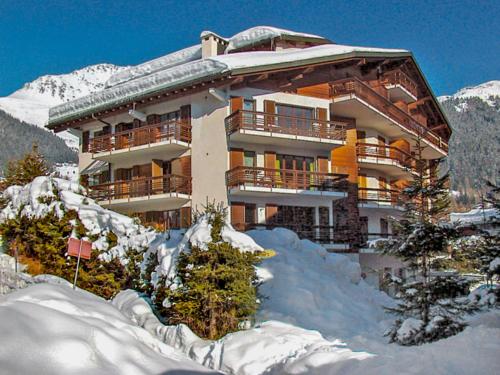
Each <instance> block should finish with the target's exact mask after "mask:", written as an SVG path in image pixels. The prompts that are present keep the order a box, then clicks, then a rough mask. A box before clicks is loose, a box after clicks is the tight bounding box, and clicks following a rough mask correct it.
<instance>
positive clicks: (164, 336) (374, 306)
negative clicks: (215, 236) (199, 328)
mask: <svg viewBox="0 0 500 375" xmlns="http://www.w3.org/2000/svg"><path fill="white" fill-rule="evenodd" d="M12 190H15V191H11V192H10V193H9V194H13V195H12V196H13V197H14V198H15V202H14V203H12V204H11V205H9V206H8V207H7V209H6V210H4V212H2V213H1V215H9V214H10V213H12V212H19V210H22V211H25V212H24V214H26V215H39V214H43V212H46V210H48V209H50V207H49V206H50V204H52V203H47V202H46V203H43V202H42V201H45V200H43V199H42V200H40V199H38V198H39V197H43V196H50V194H51V193H50V192H52V194H53V191H54V190H57V191H58V194H57V197H58V199H59V201H58V203H56V204H55V205H54V206H53V208H54V209H55V208H56V207H57V206H59V205H60V203H61V202H62V203H63V205H65V207H71V208H73V209H75V210H77V211H78V212H79V216H80V218H81V219H82V220H84V224H85V223H87V224H85V225H86V226H87V225H89V226H90V225H91V223H93V225H94V226H95V227H94V230H96V231H99V230H101V231H103V230H104V228H109V225H114V226H116V228H122V229H121V230H123V231H125V232H123V233H124V235H123V237H124V238H128V239H129V240H130V241H143V240H147V241H146V243H147V244H148V246H149V250H148V251H149V252H151V251H157V254H158V259H159V261H160V266H159V267H158V269H157V270H156V271H157V272H160V273H162V274H163V275H172V273H173V271H174V267H175V259H176V257H177V256H178V254H179V253H180V252H182V251H187V250H188V249H189V244H188V243H189V242H190V243H194V244H197V245H198V246H201V247H203V244H204V243H206V242H207V241H209V239H210V226H209V224H208V223H207V221H206V220H204V219H203V217H202V218H201V219H200V221H198V222H197V224H196V225H195V226H193V227H192V228H191V230H189V231H188V232H187V233H186V234H185V235H183V233H182V232H180V231H179V232H174V233H172V237H171V238H170V239H169V241H167V242H165V241H164V239H163V238H162V237H161V236H160V235H157V236H158V237H156V238H153V237H149V234H148V235H147V236H146V237H144V235H145V234H144V233H143V232H141V231H140V230H139V231H138V232H134V231H132V232H129V231H130V230H131V229H133V228H135V227H133V225H136V224H135V223H134V222H133V221H126V219H125V218H124V217H123V216H122V215H119V214H114V213H111V212H110V211H107V210H103V209H102V208H99V207H98V206H97V205H95V203H93V202H91V201H90V203H89V201H87V202H86V203H85V204H84V203H83V200H84V199H85V198H83V197H82V196H81V195H79V188H77V185H76V184H71V183H70V182H68V181H63V180H57V179H47V178H39V179H37V180H35V183H34V184H32V185H28V187H25V188H24V189H23V188H16V189H12ZM41 192H42V193H43V194H41ZM16 210H17V211H16ZM114 215H116V216H114ZM116 228H115V229H116ZM136 229H137V228H136ZM134 230H135V229H134ZM127 231H128V232H127ZM120 233H121V232H120ZM125 233H128V234H125ZM151 235H152V234H151ZM141 236H142V237H141ZM222 236H223V238H224V239H225V240H226V241H229V242H231V243H232V244H233V245H235V246H238V247H240V248H242V250H243V251H254V250H260V249H272V250H274V253H275V255H274V256H273V257H270V258H265V259H263V261H262V263H261V264H259V266H258V269H257V273H258V276H259V278H260V279H261V282H262V285H261V287H260V293H261V294H262V296H263V297H262V303H261V306H260V309H259V312H258V314H257V316H256V318H255V320H256V321H255V325H254V326H253V327H252V328H250V329H248V330H244V331H240V332H236V333H232V334H229V335H227V336H225V337H223V338H222V339H220V340H217V341H209V340H203V339H201V338H199V337H197V336H196V335H195V334H194V333H193V332H192V331H191V330H190V329H189V328H188V327H187V326H185V325H177V326H166V325H164V324H162V323H161V322H160V321H159V320H158V319H157V318H156V317H155V316H154V314H153V313H152V311H151V308H150V306H149V305H148V303H147V302H146V301H145V300H144V299H142V298H141V297H140V296H139V295H138V294H137V293H136V292H134V291H130V290H129V291H123V292H121V293H119V294H118V295H117V296H116V297H115V298H114V299H113V301H111V302H107V301H104V300H102V299H101V298H99V297H96V296H94V295H91V294H90V293H87V292H83V291H81V290H76V291H74V290H73V289H72V288H71V286H70V285H69V283H68V282H66V281H63V280H61V279H58V278H55V277H50V276H46V275H41V276H36V277H34V278H30V277H29V276H26V275H14V276H13V275H12V272H13V271H12V268H13V263H12V261H11V260H9V259H8V256H6V255H3V256H1V257H0V285H4V284H8V285H7V286H8V288H0V289H1V290H3V291H4V292H10V294H7V295H6V296H0V337H1V339H2V344H0V374H4V373H5V374H21V375H22V374H31V373H33V369H34V368H36V372H37V373H40V374H59V373H65V374H80V373H82V374H83V373H84V372H85V373H87V374H91V375H92V374H114V373H117V374H118V373H119V374H176V373H179V374H198V373H202V372H201V371H202V368H201V367H200V365H203V366H204V367H205V368H208V369H212V370H218V371H222V372H224V373H227V374H238V375H250V374H251V375H259V374H321V375H322V374H328V375H331V374H333V375H335V374H342V375H345V374H348V375H351V374H353V375H356V374H360V375H361V374H363V375H372V374H373V375H375V374H443V375H452V374H453V375H457V374H458V375H460V374H464V375H465V374H482V375H489V374H497V373H499V372H500V361H498V353H499V351H500V311H499V310H491V311H489V312H482V313H480V314H478V315H476V316H473V317H471V318H470V326H469V327H468V328H467V329H466V330H465V331H464V332H462V333H460V334H458V335H456V336H453V337H450V338H448V339H445V340H441V341H438V342H435V343H432V344H426V345H422V346H419V347H401V346H398V345H396V344H388V343H387V339H386V338H385V337H384V336H383V333H384V331H385V330H386V329H387V327H388V326H389V325H390V323H391V322H392V317H390V316H388V315H386V314H385V312H384V308H383V307H384V306H389V305H391V304H392V303H393V300H392V299H390V298H389V297H388V296H386V295H385V294H383V293H381V292H379V291H377V290H375V289H373V288H372V287H370V286H368V285H367V284H365V282H364V281H363V280H362V279H361V276H360V274H361V273H360V267H359V264H358V263H355V262H352V261H350V260H349V259H348V258H347V257H345V256H343V255H338V254H331V253H328V252H327V251H326V250H324V249H323V248H322V247H321V246H319V245H316V244H314V243H312V242H310V241H307V240H299V238H298V237H297V236H296V234H294V233H293V232H291V231H289V230H286V229H274V230H272V231H266V230H256V231H251V232H248V235H245V234H242V233H239V232H236V231H234V230H233V229H232V228H231V226H230V225H226V226H225V227H224V229H223V231H222ZM6 269H7V270H6ZM18 278H20V280H18ZM16 288H24V289H22V290H19V291H14V292H12V289H16ZM6 343H7V344H6ZM181 369H182V370H181ZM176 371H177V372H176Z"/></svg>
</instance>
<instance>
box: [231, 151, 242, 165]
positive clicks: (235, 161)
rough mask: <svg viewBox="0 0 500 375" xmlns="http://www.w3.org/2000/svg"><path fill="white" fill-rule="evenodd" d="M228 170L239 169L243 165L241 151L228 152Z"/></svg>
mask: <svg viewBox="0 0 500 375" xmlns="http://www.w3.org/2000/svg"><path fill="white" fill-rule="evenodd" d="M229 163H230V169H233V168H236V167H240V166H242V165H243V149H241V148H232V149H231V150H230V151H229Z"/></svg>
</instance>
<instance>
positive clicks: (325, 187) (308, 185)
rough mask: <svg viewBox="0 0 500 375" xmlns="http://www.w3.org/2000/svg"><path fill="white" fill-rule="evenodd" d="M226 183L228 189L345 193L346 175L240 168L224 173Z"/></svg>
mask: <svg viewBox="0 0 500 375" xmlns="http://www.w3.org/2000/svg"><path fill="white" fill-rule="evenodd" d="M226 183H227V186H228V187H230V188H231V187H237V186H241V185H245V186H258V187H265V188H281V189H299V190H311V191H346V190H347V175H344V174H336V173H321V172H306V171H298V170H291V169H272V168H259V167H244V166H241V167H236V168H233V169H231V170H229V171H227V172H226Z"/></svg>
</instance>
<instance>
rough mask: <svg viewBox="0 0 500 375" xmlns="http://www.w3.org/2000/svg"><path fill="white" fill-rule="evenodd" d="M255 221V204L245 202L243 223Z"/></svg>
mask: <svg viewBox="0 0 500 375" xmlns="http://www.w3.org/2000/svg"><path fill="white" fill-rule="evenodd" d="M256 222H257V206H256V205H255V204H250V203H245V224H255V223H256Z"/></svg>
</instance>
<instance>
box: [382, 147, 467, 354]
mask: <svg viewBox="0 0 500 375" xmlns="http://www.w3.org/2000/svg"><path fill="white" fill-rule="evenodd" d="M424 148H425V147H424V146H423V145H422V142H421V139H420V138H419V139H417V140H416V146H415V159H416V172H417V173H416V174H415V175H414V177H413V179H412V180H411V181H410V182H409V183H408V185H407V187H406V188H405V189H403V191H402V201H403V204H404V215H403V219H401V220H398V221H396V220H395V221H393V229H394V232H395V233H396V236H395V238H394V239H392V240H388V241H386V242H384V243H383V244H382V247H383V250H384V252H385V253H387V254H390V255H393V256H396V257H399V258H401V259H402V260H403V261H405V262H406V263H407V264H408V265H409V267H410V268H412V269H414V270H415V271H416V275H417V276H416V278H415V280H412V281H411V282H406V283H403V285H401V286H400V291H399V294H398V304H397V306H396V307H391V308H388V311H389V312H390V313H393V314H395V315H396V316H397V319H396V321H395V322H394V325H393V327H392V328H391V329H390V330H389V331H388V332H387V336H389V338H390V341H391V342H397V343H399V344H401V345H418V344H422V343H425V342H431V341H435V340H439V339H441V338H445V337H449V336H452V335H454V334H456V333H458V332H460V331H462V330H463V329H464V328H465V326H466V324H465V322H464V321H463V319H462V316H463V314H464V313H466V312H470V311H472V307H471V305H470V304H469V300H467V299H466V298H462V297H461V295H463V294H465V292H466V291H467V289H468V287H467V282H466V281H465V280H464V279H463V278H461V277H460V276H458V275H455V274H453V273H437V272H436V271H437V270H438V268H439V266H440V265H441V264H442V262H441V261H440V260H441V259H442V258H443V257H449V253H448V245H449V243H450V241H451V240H452V239H453V238H454V237H455V234H456V233H455V231H454V230H453V228H451V227H450V226H446V225H443V224H442V220H443V218H444V217H445V215H446V214H447V209H448V206H449V191H448V175H444V176H441V177H439V176H438V173H437V168H436V167H434V166H435V165H436V164H434V163H435V162H432V163H429V162H428V161H427V160H425V159H424V158H423V151H424ZM436 163H437V161H436ZM438 275H439V276H438Z"/></svg>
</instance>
